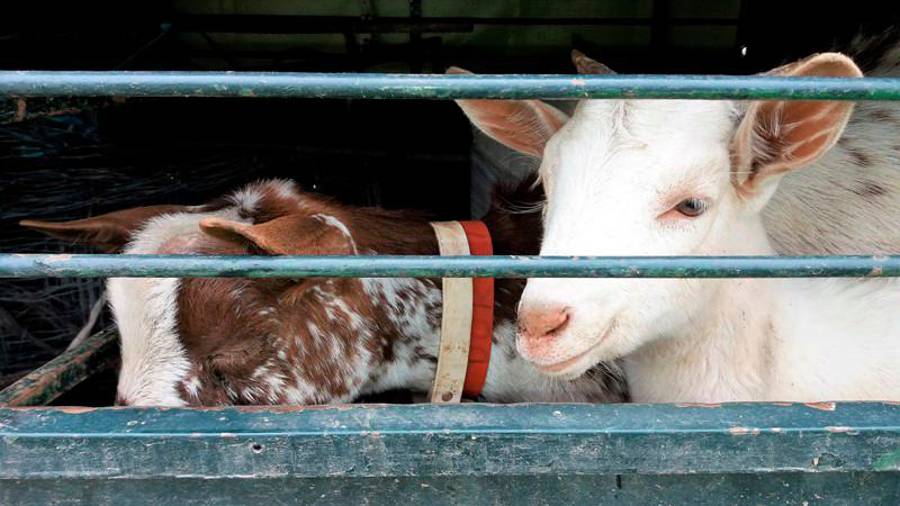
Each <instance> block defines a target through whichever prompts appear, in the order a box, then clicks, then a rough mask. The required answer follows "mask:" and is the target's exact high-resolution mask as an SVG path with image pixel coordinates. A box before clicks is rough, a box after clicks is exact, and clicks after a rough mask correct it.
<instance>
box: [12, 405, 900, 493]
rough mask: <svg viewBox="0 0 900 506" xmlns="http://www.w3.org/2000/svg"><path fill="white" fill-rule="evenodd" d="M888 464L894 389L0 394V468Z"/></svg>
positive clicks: (135, 472)
mask: <svg viewBox="0 0 900 506" xmlns="http://www.w3.org/2000/svg"><path fill="white" fill-rule="evenodd" d="M826 471H828V472H897V471H900V404H897V403H838V404H835V403H816V404H806V405H804V404H768V403H751V404H726V405H720V406H696V405H691V406H678V405H667V404H656V405H638V404H607V405H587V404H533V405H490V404H466V405H456V406H437V405H405V406H402V405H392V406H383V405H369V406H363V405H357V406H338V407H268V408H262V407H260V408H216V409H137V408H96V409H92V408H4V409H0V479H32V478H34V479H37V478H40V479H46V478H51V479H56V478H128V479H130V478H135V479H149V478H165V477H181V478H185V477H187V478H192V477H195V478H228V477H235V478H240V477H245V478H247V477H252V478H278V477H287V476H289V477H302V478H322V477H342V478H355V477H385V476H461V475H465V476H493V475H567V474H579V475H585V474H588V475H610V474H631V473H638V474H685V473H687V474H695V473H713V474H715V473H720V474H721V473H777V472H801V473H803V472H806V473H809V472H812V473H816V472H826Z"/></svg>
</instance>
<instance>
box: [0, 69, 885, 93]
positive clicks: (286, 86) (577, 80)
mask: <svg viewBox="0 0 900 506" xmlns="http://www.w3.org/2000/svg"><path fill="white" fill-rule="evenodd" d="M0 95H6V96H19V97H34V96H122V97H279V98H361V99H397V98H404V99H449V98H495V99H524V98H541V99H576V98H642V99H651V98H680V99H735V100H741V99H744V100H750V99H776V98H777V99H788V100H900V79H898V78H863V79H853V78H834V77H775V76H701V75H602V76H601V75H496V74H483V75H441V74H323V73H290V72H277V73H276V72H112V71H110V72H106V71H98V72H82V71H72V72H68V71H67V72H61V71H3V72H0Z"/></svg>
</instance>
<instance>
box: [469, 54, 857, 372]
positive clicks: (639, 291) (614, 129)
mask: <svg viewBox="0 0 900 506" xmlns="http://www.w3.org/2000/svg"><path fill="white" fill-rule="evenodd" d="M575 60H576V64H577V65H579V67H581V68H584V67H585V66H589V67H593V68H594V69H598V68H599V69H600V70H599V72H607V71H608V69H606V68H605V67H603V66H596V65H586V64H585V57H584V56H583V55H576V58H575ZM587 61H588V62H589V61H590V60H587ZM772 73H776V74H782V75H797V76H839V77H860V76H861V75H862V74H861V72H860V71H859V69H858V68H857V67H856V66H855V65H854V64H853V62H852V61H851V60H850V59H848V58H847V57H845V56H843V55H839V54H835V53H826V54H820V55H814V56H812V57H810V58H807V59H805V60H801V61H798V62H795V63H793V64H790V65H787V66H785V67H781V68H778V69H775V70H773V71H772ZM462 105H463V110H464V111H465V112H466V114H467V115H469V117H470V119H472V121H473V123H474V124H475V125H476V126H478V127H479V128H481V129H482V130H483V131H484V132H485V133H487V134H488V135H489V136H491V137H493V138H494V139H496V140H498V141H500V142H502V143H504V144H506V145H507V146H509V147H512V148H514V149H517V150H519V151H521V152H523V153H535V152H537V153H541V152H542V153H543V159H542V164H541V168H540V171H541V177H542V181H543V184H544V187H545V188H544V189H545V192H546V194H547V204H546V209H545V231H544V239H543V244H542V249H541V254H542V255H544V256H556V255H561V256H572V255H576V256H588V255H589V256H671V255H745V254H748V255H752V254H769V253H771V252H772V250H771V247H770V246H769V244H768V241H767V239H766V235H765V231H764V229H763V226H762V221H761V219H760V216H759V211H760V210H761V209H762V207H763V206H764V205H765V203H766V202H767V200H768V199H769V197H770V196H771V195H772V193H773V192H774V190H775V187H776V185H777V181H778V180H779V179H780V176H781V175H783V174H784V173H786V172H787V171H789V170H791V169H794V168H798V167H802V166H804V165H808V164H810V163H812V162H813V161H815V160H816V159H817V158H818V157H819V156H821V155H822V154H823V153H824V152H826V151H827V150H828V149H829V148H830V147H831V146H832V145H833V144H834V143H835V142H836V141H837V139H838V138H839V136H840V133H841V132H842V130H843V128H844V126H845V124H846V122H847V119H848V118H849V115H850V113H851V111H852V103H847V102H776V101H769V102H753V103H737V102H728V101H690V100H680V101H679V100H645V101H638V100H631V101H621V100H588V101H583V102H581V103H580V104H579V105H578V107H577V108H576V111H575V113H574V115H573V116H572V118H571V119H569V120H568V121H567V122H565V123H564V125H562V126H561V127H558V128H553V125H552V124H548V123H547V122H546V121H544V120H543V118H548V117H554V116H553V115H552V114H548V113H546V112H545V111H543V110H542V108H547V107H550V106H549V105H546V104H543V103H540V102H535V101H522V102H519V106H518V110H517V111H516V114H509V109H511V106H510V104H509V103H506V104H505V105H504V106H503V107H502V108H500V107H499V106H496V105H493V104H492V103H491V102H490V101H462ZM501 115H503V116H504V117H506V118H509V119H508V120H506V123H505V124H504V123H503V120H502V118H501ZM510 122H511V123H513V124H510ZM498 125H500V126H498ZM538 125H539V126H538ZM547 130H550V131H555V132H556V133H555V134H552V136H550V135H547V136H543V137H541V135H540V132H543V131H547ZM517 132H526V133H527V134H518V135H517V134H516V133H517ZM511 137H515V139H511ZM534 139H542V141H543V144H542V143H541V142H540V140H539V141H535V140H534ZM523 144H524V145H528V147H527V149H523V148H522V146H523ZM726 282H728V281H726V280H697V279H631V280H629V279H596V278H594V279H531V280H529V282H528V286H527V288H526V289H525V293H524V295H523V298H522V301H521V305H520V308H519V336H518V341H517V343H518V349H519V352H520V353H521V354H522V355H523V356H524V357H525V358H526V359H528V360H530V361H532V362H534V363H535V365H537V366H538V368H539V369H541V370H542V371H543V372H545V373H547V374H551V375H562V376H569V377H574V376H578V375H580V374H582V373H583V372H584V371H586V370H587V369H588V368H589V367H591V366H593V365H594V364H596V363H598V362H600V361H604V360H610V359H614V358H617V357H621V356H623V355H626V354H628V353H630V352H632V351H634V350H636V349H638V348H640V347H641V346H642V345H644V344H646V343H648V342H651V341H655V340H659V339H664V338H666V337H670V336H675V335H684V333H685V332H689V331H690V323H691V320H692V319H693V318H694V317H695V316H696V315H697V314H698V312H699V311H702V310H703V309H704V308H705V307H708V306H709V305H710V304H711V303H712V301H713V300H714V299H715V298H716V296H717V291H718V290H717V289H718V287H720V286H722V283H726Z"/></svg>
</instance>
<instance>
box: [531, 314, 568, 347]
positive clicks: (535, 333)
mask: <svg viewBox="0 0 900 506" xmlns="http://www.w3.org/2000/svg"><path fill="white" fill-rule="evenodd" d="M568 324H569V308H567V307H563V306H550V307H547V306H545V307H541V308H535V309H530V308H529V309H526V308H523V309H522V310H520V311H519V334H521V335H522V337H523V338H525V339H526V340H528V341H532V342H534V341H539V340H544V339H546V338H548V337H554V336H555V335H556V334H558V333H559V332H561V331H562V330H563V329H565V328H566V325H568Z"/></svg>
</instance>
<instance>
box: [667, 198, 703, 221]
mask: <svg viewBox="0 0 900 506" xmlns="http://www.w3.org/2000/svg"><path fill="white" fill-rule="evenodd" d="M706 208H707V204H706V202H705V201H703V200H700V199H698V198H689V199H684V200H682V201H681V202H679V203H678V205H677V206H675V210H676V211H678V212H679V213H681V214H683V215H685V216H687V217H688V218H694V217H697V216H700V215H701V214H703V212H704V211H706Z"/></svg>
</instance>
